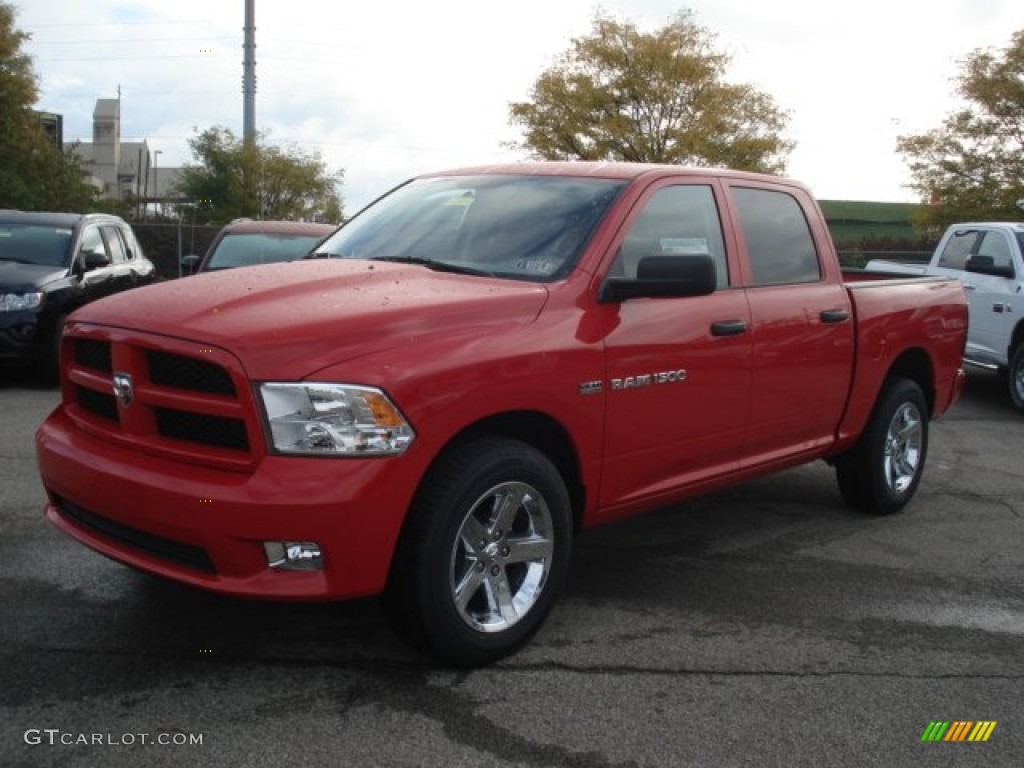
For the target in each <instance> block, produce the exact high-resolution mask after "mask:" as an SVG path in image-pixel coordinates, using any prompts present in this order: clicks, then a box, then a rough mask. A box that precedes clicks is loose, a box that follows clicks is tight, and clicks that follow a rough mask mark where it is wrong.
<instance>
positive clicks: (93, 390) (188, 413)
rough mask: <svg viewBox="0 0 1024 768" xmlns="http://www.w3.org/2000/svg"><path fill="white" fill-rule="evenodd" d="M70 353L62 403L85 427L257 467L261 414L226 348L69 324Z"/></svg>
mask: <svg viewBox="0 0 1024 768" xmlns="http://www.w3.org/2000/svg"><path fill="white" fill-rule="evenodd" d="M65 352H66V353H67V354H66V355H65V363H64V378H65V384H64V388H63V394H64V404H65V408H66V410H67V412H68V414H69V415H70V416H71V417H72V418H73V419H75V420H76V421H77V422H78V423H79V424H80V426H82V428H83V429H87V430H88V431H90V432H92V433H93V434H97V433H99V434H101V435H103V436H105V437H108V438H109V439H111V440H112V441H115V442H119V443H121V444H123V445H127V446H128V447H130V448H132V449H138V450H142V451H145V452H147V453H151V454H162V455H167V456H170V457H173V458H175V459H181V460H185V461H190V462H192V463H195V464H200V465H203V466H211V467H220V468H224V469H237V470H239V471H245V470H247V469H249V468H251V467H252V466H253V465H254V462H255V460H256V456H254V455H253V447H254V446H259V445H260V443H259V442H258V441H257V438H258V437H259V436H260V435H261V434H262V432H261V430H260V427H259V423H260V421H259V416H258V413H257V411H256V404H255V402H254V398H253V395H252V392H251V390H250V388H249V386H248V383H247V379H246V377H245V374H244V372H243V371H242V369H241V366H240V365H239V363H238V361H237V360H236V359H235V358H234V357H233V356H232V355H230V354H229V353H227V352H226V351H224V350H222V349H218V348H211V347H208V346H202V345H199V344H194V343H190V342H185V341H181V340H179V339H171V338H167V337H162V336H150V335H148V334H137V333H134V332H129V331H124V330H121V329H107V328H103V327H96V326H89V325H85V324H80V323H72V324H69V328H68V330H67V331H66V333H65ZM115 379H116V380H117V382H118V387H117V389H116V390H115V387H114V381H115Z"/></svg>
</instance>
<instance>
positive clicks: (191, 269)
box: [181, 253, 200, 275]
mask: <svg viewBox="0 0 1024 768" xmlns="http://www.w3.org/2000/svg"><path fill="white" fill-rule="evenodd" d="M199 261H200V259H199V256H198V255H196V254H194V253H190V254H189V255H188V256H182V257H181V273H182V274H183V275H194V274H195V273H196V272H197V271H198V269H199Z"/></svg>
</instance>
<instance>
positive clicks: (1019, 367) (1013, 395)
mask: <svg viewBox="0 0 1024 768" xmlns="http://www.w3.org/2000/svg"><path fill="white" fill-rule="evenodd" d="M1006 381H1007V383H1008V384H1009V386H1010V400H1011V401H1012V402H1013V405H1014V407H1016V408H1017V410H1019V411H1024V344H1018V345H1017V348H1016V349H1015V350H1013V352H1012V353H1011V354H1010V367H1009V368H1008V369H1007V372H1006Z"/></svg>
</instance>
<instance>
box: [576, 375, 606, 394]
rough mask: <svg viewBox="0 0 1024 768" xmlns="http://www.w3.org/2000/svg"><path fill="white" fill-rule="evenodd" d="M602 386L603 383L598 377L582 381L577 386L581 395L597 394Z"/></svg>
mask: <svg viewBox="0 0 1024 768" xmlns="http://www.w3.org/2000/svg"><path fill="white" fill-rule="evenodd" d="M603 388H604V383H603V382H602V381H601V380H600V379H598V380H597V381H584V382H583V383H582V384H580V386H579V393H580V394H581V395H599V394H601V390H602V389H603Z"/></svg>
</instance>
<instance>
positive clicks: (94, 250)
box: [78, 227, 110, 261]
mask: <svg viewBox="0 0 1024 768" xmlns="http://www.w3.org/2000/svg"><path fill="white" fill-rule="evenodd" d="M78 251H79V253H81V254H82V255H83V256H87V255H89V254H93V255H96V256H105V257H106V258H107V260H108V261H109V260H110V252H109V251H107V246H106V245H105V244H104V242H103V237H102V236H101V235H100V228H99V227H87V228H86V230H85V232H83V233H82V245H81V246H80V247H79V249H78Z"/></svg>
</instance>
